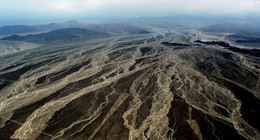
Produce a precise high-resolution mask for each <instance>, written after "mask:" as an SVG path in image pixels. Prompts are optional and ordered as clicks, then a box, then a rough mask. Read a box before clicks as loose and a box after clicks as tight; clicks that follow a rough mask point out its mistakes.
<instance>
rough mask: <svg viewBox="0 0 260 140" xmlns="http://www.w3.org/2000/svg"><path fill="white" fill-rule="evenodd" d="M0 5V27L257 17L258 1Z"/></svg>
mask: <svg viewBox="0 0 260 140" xmlns="http://www.w3.org/2000/svg"><path fill="white" fill-rule="evenodd" d="M0 2H1V5H0V8H1V13H0V17H1V19H0V21H1V24H0V25H9V24H37V23H47V22H54V21H66V20H122V19H130V18H136V17H161V16H180V15H183V16H216V17H221V16H234V17H248V16H254V17H260V1H259V0H229V1H224V0H195V1H194V0H182V1H176V0H160V1H156V0H149V1H148V0H142V1H138V0H131V1H130V0H125V1H119V0H106V1H104V0H45V1H40V0H24V1H20V0H9V1H3V0H2V1H0Z"/></svg>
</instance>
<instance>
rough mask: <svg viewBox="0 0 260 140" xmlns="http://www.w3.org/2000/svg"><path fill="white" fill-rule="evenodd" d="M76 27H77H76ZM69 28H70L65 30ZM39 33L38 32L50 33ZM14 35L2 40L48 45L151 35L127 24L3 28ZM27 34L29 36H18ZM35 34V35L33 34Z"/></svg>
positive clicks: (5, 31) (78, 24)
mask: <svg viewBox="0 0 260 140" xmlns="http://www.w3.org/2000/svg"><path fill="white" fill-rule="evenodd" d="M74 26H75V27H74ZM65 27H69V28H65ZM48 30H51V31H49V32H44V33H38V34H36V33H37V31H38V32H39V31H48ZM1 33H2V34H12V35H11V36H6V37H3V38H2V39H1V40H11V41H27V42H34V43H46V41H47V42H50V41H61V40H71V39H76V38H89V39H93V38H99V37H108V36H112V35H135V34H149V33H150V32H149V31H147V29H146V28H143V27H139V26H136V25H133V24H127V23H107V24H92V25H86V24H82V23H78V22H77V21H68V22H65V23H51V24H46V25H39V26H25V25H16V26H5V27H1V29H0V34H1ZM19 33H27V35H17V34H19ZM32 33H34V34H32Z"/></svg>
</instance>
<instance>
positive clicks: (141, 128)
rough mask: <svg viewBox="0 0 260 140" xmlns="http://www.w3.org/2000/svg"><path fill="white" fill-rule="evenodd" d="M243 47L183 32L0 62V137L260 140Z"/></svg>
mask: <svg viewBox="0 0 260 140" xmlns="http://www.w3.org/2000/svg"><path fill="white" fill-rule="evenodd" d="M244 49H245V48H243V49H241V48H240V45H238V44H234V43H233V42H232V41H230V40H227V38H225V36H220V35H209V34H205V33H202V32H200V31H196V30H182V31H173V32H171V33H154V34H141V35H140V34H139V35H124V36H116V37H115V36H114V37H106V38H98V39H97V38H96V39H91V40H85V39H79V40H77V41H70V42H66V43H62V42H61V43H56V44H48V43H47V44H45V45H44V46H42V47H38V48H35V49H31V50H28V51H21V52H19V53H16V54H10V55H4V56H0V139H46V140H47V139H53V140H54V139H82V140H83V139H84V140H85V139H89V140H90V139H99V140H103V139H121V140H123V139H130V140H135V139H147V140H148V139H151V140H154V139H158V140H162V139H172V140H191V139H192V140H203V139H205V140H226V139H227V140H228V139H236V140H240V139H241V140H243V139H251V140H257V139H260V132H259V130H260V119H259V118H260V110H259V106H260V100H259V99H260V94H259V93H260V58H259V54H258V55H255V53H252V52H254V51H255V52H259V50H258V49H255V50H250V49H252V48H246V50H244ZM245 52H246V53H245Z"/></svg>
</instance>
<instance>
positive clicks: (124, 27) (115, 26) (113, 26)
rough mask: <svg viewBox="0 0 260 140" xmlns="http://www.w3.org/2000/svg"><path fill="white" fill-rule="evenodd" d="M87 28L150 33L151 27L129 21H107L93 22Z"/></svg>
mask: <svg viewBox="0 0 260 140" xmlns="http://www.w3.org/2000/svg"><path fill="white" fill-rule="evenodd" d="M86 28H87V29H90V30H93V31H97V32H106V33H109V34H148V33H150V32H149V31H147V30H149V29H146V28H144V27H140V26H136V25H133V24H128V23H107V24H92V25H88V26H87V27H86Z"/></svg>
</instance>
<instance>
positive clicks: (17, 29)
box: [0, 20, 84, 35]
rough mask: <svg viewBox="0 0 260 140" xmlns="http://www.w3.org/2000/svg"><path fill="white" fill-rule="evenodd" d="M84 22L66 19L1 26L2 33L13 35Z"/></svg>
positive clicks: (77, 24)
mask: <svg viewBox="0 0 260 140" xmlns="http://www.w3.org/2000/svg"><path fill="white" fill-rule="evenodd" d="M83 26H84V24H82V23H79V22H77V21H75V20H70V21H66V22H64V23H50V24H42V25H10V26H3V27H0V35H13V34H23V33H34V32H42V31H51V30H56V29H62V28H71V27H83Z"/></svg>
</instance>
